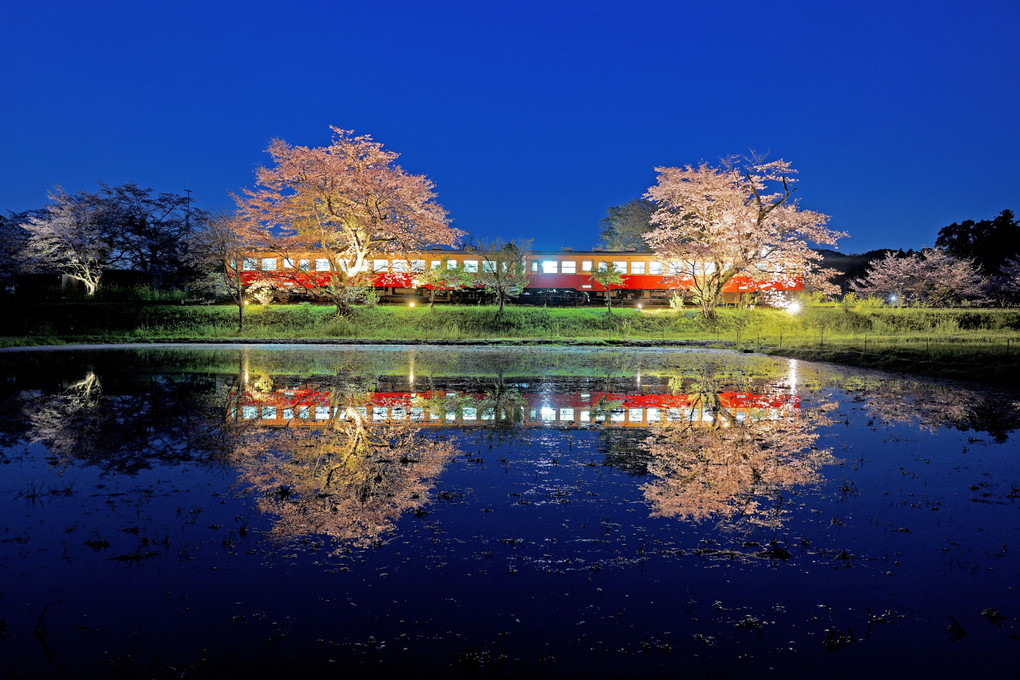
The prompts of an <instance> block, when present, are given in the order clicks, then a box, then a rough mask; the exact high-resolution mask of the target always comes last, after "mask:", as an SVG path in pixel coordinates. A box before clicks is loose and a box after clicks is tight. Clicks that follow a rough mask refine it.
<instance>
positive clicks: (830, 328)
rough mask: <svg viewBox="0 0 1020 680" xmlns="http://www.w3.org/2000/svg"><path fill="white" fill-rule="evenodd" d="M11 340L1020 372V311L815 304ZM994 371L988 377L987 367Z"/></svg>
mask: <svg viewBox="0 0 1020 680" xmlns="http://www.w3.org/2000/svg"><path fill="white" fill-rule="evenodd" d="M0 312H2V313H3V315H4V319H5V322H4V328H5V336H6V337H4V338H0V344H2V345H5V346H12V345H26V344H55V343H87V342H160V341H168V340H185V341H201V340H244V339H253V340H255V339H258V340H297V339H307V340H312V341H315V340H341V341H345V340H358V341H379V342H487V343H493V344H497V343H504V342H559V343H586V344H660V343H661V344H672V343H677V342H697V343H701V344H709V345H715V346H720V347H735V348H739V349H748V350H754V351H761V352H765V353H771V354H781V355H784V356H792V357H801V358H805V359H817V360H827V361H836V362H839V363H847V364H853V365H859V366H868V367H875V368H883V369H892V370H905V371H911V372H917V373H926V374H930V375H938V376H954V377H971V378H983V379H995V380H999V381H1010V380H1015V379H1016V378H1017V377H1020V370H1018V363H1020V310H1003V309H887V308H871V309H868V308H860V307H859V308H857V309H851V308H843V307H839V306H835V307H812V308H808V309H807V310H805V312H804V313H802V314H798V315H792V314H788V313H785V312H781V311H777V310H768V309H757V310H735V309H723V310H720V314H719V317H718V319H716V320H714V321H707V320H705V319H703V318H702V317H701V315H700V314H699V313H698V312H697V311H696V310H684V311H679V312H678V311H674V310H671V309H655V310H647V311H638V310H636V309H633V308H624V309H618V310H615V311H614V312H613V314H612V315H607V314H606V313H605V309H604V308H595V307H587V308H543V307H508V308H507V310H506V313H505V314H504V316H503V318H502V319H501V320H499V321H497V320H496V313H495V308H493V307H477V306H463V307H458V306H441V307H436V308H434V309H429V308H428V307H417V308H414V309H410V308H408V307H397V306H381V307H375V308H370V309H361V310H358V312H357V313H356V314H355V315H354V316H353V317H351V318H349V319H338V318H335V316H334V309H333V308H332V307H328V306H318V305H292V306H269V307H265V308H263V307H260V306H250V307H248V308H247V312H246V329H245V332H244V333H238V332H237V309H236V307H233V306H229V305H215V306H202V305H193V306H190V305H189V306H186V305H182V304H153V303H152V302H150V303H148V304H130V303H123V302H122V303H116V304H114V303H104V302H89V303H67V304H17V305H5V306H3V307H0ZM982 372H983V373H987V374H988V375H987V376H984V375H981V373H982Z"/></svg>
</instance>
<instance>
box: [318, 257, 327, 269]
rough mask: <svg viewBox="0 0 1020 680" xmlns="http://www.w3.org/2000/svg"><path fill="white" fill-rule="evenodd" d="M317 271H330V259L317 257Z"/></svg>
mask: <svg viewBox="0 0 1020 680" xmlns="http://www.w3.org/2000/svg"><path fill="white" fill-rule="evenodd" d="M315 271H317V272H328V271H329V260H327V259H326V258H324V257H318V258H316V259H315Z"/></svg>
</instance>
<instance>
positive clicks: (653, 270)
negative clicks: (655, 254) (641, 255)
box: [648, 262, 662, 276]
mask: <svg viewBox="0 0 1020 680" xmlns="http://www.w3.org/2000/svg"><path fill="white" fill-rule="evenodd" d="M648 273H649V274H654V275H656V276H658V275H660V274H662V263H661V262H649V263H648Z"/></svg>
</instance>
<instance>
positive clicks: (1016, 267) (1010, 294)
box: [991, 257, 1020, 302]
mask: <svg viewBox="0 0 1020 680" xmlns="http://www.w3.org/2000/svg"><path fill="white" fill-rule="evenodd" d="M991 286H992V290H993V292H994V294H995V295H996V297H998V298H999V301H1000V302H1018V301H1020V257H1013V258H1010V259H1008V260H1006V261H1005V262H1004V263H1003V265H1002V268H1001V269H999V273H998V274H997V275H996V276H994V277H992V281H991Z"/></svg>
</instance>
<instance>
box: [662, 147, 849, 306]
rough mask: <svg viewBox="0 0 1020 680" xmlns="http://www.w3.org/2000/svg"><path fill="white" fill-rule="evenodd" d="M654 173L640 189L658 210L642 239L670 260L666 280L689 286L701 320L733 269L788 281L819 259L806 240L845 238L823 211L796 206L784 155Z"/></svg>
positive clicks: (716, 301)
mask: <svg viewBox="0 0 1020 680" xmlns="http://www.w3.org/2000/svg"><path fill="white" fill-rule="evenodd" d="M656 171H657V172H658V173H659V175H658V181H657V183H656V184H655V186H652V187H650V188H649V189H648V192H647V193H646V194H645V197H646V198H648V199H650V200H652V201H653V202H654V203H655V205H656V208H657V209H656V211H655V213H654V214H653V216H652V223H653V225H655V226H654V228H653V229H652V230H651V231H650V232H649V233H648V234H646V235H645V241H646V242H647V243H648V244H649V245H650V246H651V247H652V249H653V250H655V251H656V252H657V253H659V254H660V256H662V258H663V259H664V260H667V261H669V262H670V263H671V264H672V276H671V278H672V284H673V286H674V287H676V288H687V289H690V290H691V291H692V293H693V297H694V299H695V301H696V302H697V303H698V304H699V305H700V306H701V312H702V314H703V315H704V316H705V317H707V318H714V317H715V316H716V311H715V310H716V306H717V305H718V304H719V302H720V301H721V299H722V291H723V288H724V287H725V286H726V284H727V283H728V282H729V280H730V279H732V278H733V277H734V276H736V275H737V274H749V275H751V276H756V277H766V276H767V277H770V278H772V277H776V276H784V275H785V276H788V277H790V278H791V279H792V278H793V277H795V276H800V275H801V274H802V272H803V271H804V270H809V269H810V268H811V267H812V266H813V265H814V264H815V263H816V262H818V261H819V260H820V259H821V255H819V254H818V253H817V252H814V251H813V250H812V249H811V246H812V245H835V243H836V241H837V240H839V239H840V238H842V237H844V236H846V234H845V233H843V232H839V231H833V230H832V229H829V228H828V226H827V224H828V220H829V218H828V216H826V215H823V214H821V213H818V212H814V211H811V210H802V209H801V208H800V207H799V206H798V204H797V201H796V200H794V199H793V198H792V196H793V193H794V191H795V190H796V189H795V188H794V187H793V186H792V184H793V183H794V182H795V181H796V171H795V170H793V168H792V167H791V165H790V164H789V163H788V162H786V161H783V160H777V161H771V162H766V161H765V160H764V159H762V158H759V157H751V158H749V159H745V160H743V161H740V162H738V161H736V160H732V159H731V160H727V161H724V162H723V163H722V166H721V167H713V166H711V165H708V164H707V163H702V164H701V165H699V166H698V167H694V166H691V165H688V166H685V167H683V168H675V167H660V168H656Z"/></svg>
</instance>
